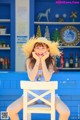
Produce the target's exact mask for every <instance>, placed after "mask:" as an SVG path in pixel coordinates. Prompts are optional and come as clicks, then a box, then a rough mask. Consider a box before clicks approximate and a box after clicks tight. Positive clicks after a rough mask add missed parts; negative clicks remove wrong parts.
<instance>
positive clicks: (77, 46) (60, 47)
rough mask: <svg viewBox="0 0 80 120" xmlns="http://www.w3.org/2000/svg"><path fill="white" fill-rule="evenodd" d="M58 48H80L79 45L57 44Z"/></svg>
mask: <svg viewBox="0 0 80 120" xmlns="http://www.w3.org/2000/svg"><path fill="white" fill-rule="evenodd" d="M59 47H60V48H80V46H59Z"/></svg>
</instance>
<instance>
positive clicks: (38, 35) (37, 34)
mask: <svg viewBox="0 0 80 120" xmlns="http://www.w3.org/2000/svg"><path fill="white" fill-rule="evenodd" d="M41 36H42V35H41V28H40V26H39V25H38V27H37V33H36V38H38V37H41Z"/></svg>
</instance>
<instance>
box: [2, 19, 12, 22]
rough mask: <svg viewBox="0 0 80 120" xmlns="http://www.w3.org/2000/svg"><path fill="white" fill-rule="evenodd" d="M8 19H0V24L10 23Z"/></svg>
mask: <svg viewBox="0 0 80 120" xmlns="http://www.w3.org/2000/svg"><path fill="white" fill-rule="evenodd" d="M10 21H11V20H10V19H0V22H10Z"/></svg>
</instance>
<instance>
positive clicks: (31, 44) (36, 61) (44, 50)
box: [7, 37, 70, 120]
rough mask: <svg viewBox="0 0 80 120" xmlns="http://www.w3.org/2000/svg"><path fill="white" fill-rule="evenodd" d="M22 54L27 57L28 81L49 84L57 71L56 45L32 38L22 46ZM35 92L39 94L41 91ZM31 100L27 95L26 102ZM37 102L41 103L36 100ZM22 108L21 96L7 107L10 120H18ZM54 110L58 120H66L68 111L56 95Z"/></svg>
mask: <svg viewBox="0 0 80 120" xmlns="http://www.w3.org/2000/svg"><path fill="white" fill-rule="evenodd" d="M23 52H24V53H25V55H26V56H27V60H26V70H27V73H28V77H29V79H30V81H32V82H34V81H46V82H49V81H50V79H51V76H52V74H53V73H54V72H56V71H57V69H56V62H55V59H54V57H56V56H60V51H59V49H58V43H55V42H53V43H52V42H51V41H48V40H47V39H46V38H44V37H40V38H32V39H30V40H29V41H28V42H27V44H25V45H24V46H23ZM35 92H36V93H37V94H41V92H43V91H35ZM49 97H50V96H49V95H48V96H45V98H46V99H48V100H50V99H49ZM32 98H33V96H31V95H30V94H28V100H29V99H32ZM37 102H41V101H39V100H38V101H37ZM34 104H35V103H34ZM22 108H23V96H21V97H20V98H19V99H17V100H16V101H14V102H13V103H12V104H11V105H9V106H8V108H7V111H8V113H9V116H10V118H11V120H19V116H18V112H19V111H20V110H21V109H22ZM55 108H56V110H57V111H58V113H59V120H68V118H69V116H70V110H69V108H68V107H67V106H66V105H65V104H64V103H63V102H62V100H61V99H60V97H59V96H58V95H56V97H55Z"/></svg>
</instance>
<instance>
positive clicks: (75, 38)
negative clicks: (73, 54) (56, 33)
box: [60, 26, 80, 46]
mask: <svg viewBox="0 0 80 120" xmlns="http://www.w3.org/2000/svg"><path fill="white" fill-rule="evenodd" d="M60 34H61V41H62V44H63V45H64V46H76V45H77V44H78V43H79V42H80V33H79V30H78V29H77V28H76V27H74V26H65V27H63V28H62V29H61V31H60Z"/></svg>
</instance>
